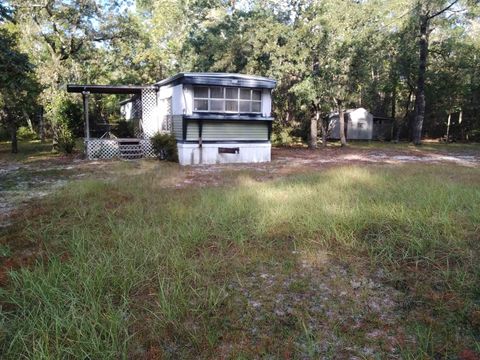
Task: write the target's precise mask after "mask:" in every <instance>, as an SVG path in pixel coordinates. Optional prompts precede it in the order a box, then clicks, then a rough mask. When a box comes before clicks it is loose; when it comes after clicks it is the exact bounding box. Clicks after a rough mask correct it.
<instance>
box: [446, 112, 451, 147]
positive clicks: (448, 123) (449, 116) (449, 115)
mask: <svg viewBox="0 0 480 360" xmlns="http://www.w3.org/2000/svg"><path fill="white" fill-rule="evenodd" d="M451 120H452V114H448V120H447V139H446V141H447V144H448V142H449V141H448V140H449V139H450V121H451Z"/></svg>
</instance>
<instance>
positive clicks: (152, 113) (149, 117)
mask: <svg viewBox="0 0 480 360" xmlns="http://www.w3.org/2000/svg"><path fill="white" fill-rule="evenodd" d="M156 109H157V92H156V91H155V89H143V90H142V130H143V138H151V137H152V136H153V135H154V132H152V131H150V132H149V131H148V130H146V129H148V127H147V126H143V124H147V123H148V124H152V123H154V122H156V121H158V120H157V119H156V116H157V112H156Z"/></svg>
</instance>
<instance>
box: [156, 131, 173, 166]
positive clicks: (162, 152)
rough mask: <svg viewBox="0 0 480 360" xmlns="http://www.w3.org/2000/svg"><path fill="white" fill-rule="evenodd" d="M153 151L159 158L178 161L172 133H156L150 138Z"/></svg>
mask: <svg viewBox="0 0 480 360" xmlns="http://www.w3.org/2000/svg"><path fill="white" fill-rule="evenodd" d="M151 141H152V146H153V151H155V154H156V155H157V156H158V158H159V159H160V160H168V161H175V162H177V161H178V151H177V140H176V139H175V136H173V135H172V134H162V133H156V134H155V135H154V136H153V137H152V138H151Z"/></svg>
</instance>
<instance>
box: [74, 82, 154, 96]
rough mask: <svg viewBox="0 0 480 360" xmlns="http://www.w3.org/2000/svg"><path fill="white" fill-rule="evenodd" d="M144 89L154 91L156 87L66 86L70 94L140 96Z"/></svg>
mask: <svg viewBox="0 0 480 360" xmlns="http://www.w3.org/2000/svg"><path fill="white" fill-rule="evenodd" d="M144 89H156V87H155V86H144V85H77V84H68V85H67V91H68V92H70V93H83V92H88V93H90V94H141V93H142V90H144Z"/></svg>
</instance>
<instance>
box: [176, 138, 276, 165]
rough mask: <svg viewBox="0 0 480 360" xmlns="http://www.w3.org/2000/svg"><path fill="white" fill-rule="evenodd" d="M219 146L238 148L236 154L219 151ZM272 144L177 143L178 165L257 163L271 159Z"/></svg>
mask: <svg viewBox="0 0 480 360" xmlns="http://www.w3.org/2000/svg"><path fill="white" fill-rule="evenodd" d="M219 148H238V149H239V151H238V153H236V154H222V153H219ZM271 148H272V145H271V144H270V142H268V143H261V144H256V143H242V144H236V143H222V144H203V145H202V147H199V145H198V144H182V143H179V144H178V159H179V162H180V165H198V164H225V163H257V162H268V161H270V160H271Z"/></svg>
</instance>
